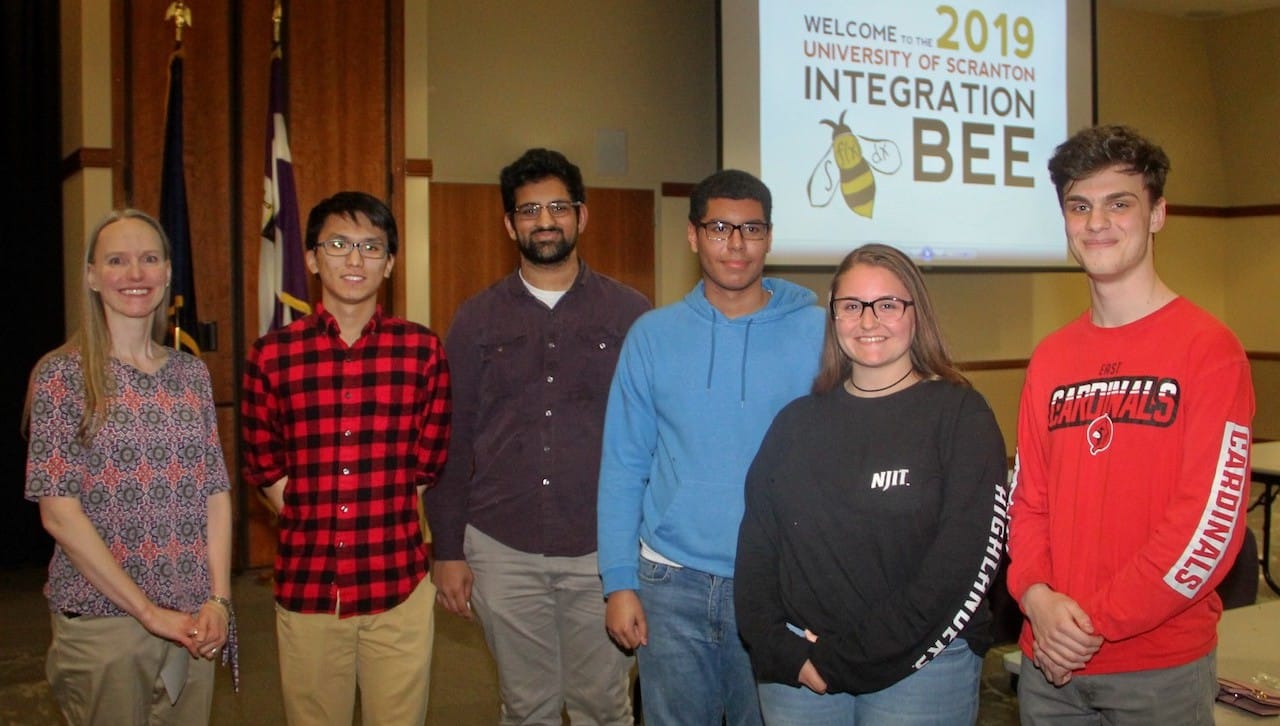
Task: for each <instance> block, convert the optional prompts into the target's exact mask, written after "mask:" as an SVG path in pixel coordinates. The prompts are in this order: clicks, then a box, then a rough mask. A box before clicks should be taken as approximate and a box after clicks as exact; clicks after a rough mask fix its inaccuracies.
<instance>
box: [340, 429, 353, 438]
mask: <svg viewBox="0 0 1280 726" xmlns="http://www.w3.org/2000/svg"><path fill="white" fill-rule="evenodd" d="M342 436H343V438H347V439H349V438H351V429H347V430H346V431H343V432H342Z"/></svg>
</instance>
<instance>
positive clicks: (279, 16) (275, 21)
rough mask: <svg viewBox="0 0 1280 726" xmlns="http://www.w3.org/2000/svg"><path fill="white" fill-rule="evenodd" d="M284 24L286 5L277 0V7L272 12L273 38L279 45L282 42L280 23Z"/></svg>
mask: <svg viewBox="0 0 1280 726" xmlns="http://www.w3.org/2000/svg"><path fill="white" fill-rule="evenodd" d="M283 22H284V5H283V4H281V2H280V0H276V4H275V7H274V8H273V9H272V10H271V27H272V30H271V38H272V40H273V41H275V42H276V43H277V44H278V43H279V42H280V23H283Z"/></svg>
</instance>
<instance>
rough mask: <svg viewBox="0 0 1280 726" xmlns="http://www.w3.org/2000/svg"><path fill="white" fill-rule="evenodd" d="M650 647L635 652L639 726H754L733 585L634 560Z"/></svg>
mask: <svg viewBox="0 0 1280 726" xmlns="http://www.w3.org/2000/svg"><path fill="white" fill-rule="evenodd" d="M638 594H639V596H640V604H641V605H642V606H644V613H645V620H646V622H647V623H648V626H649V644H648V645H645V646H641V647H640V648H638V649H637V650H636V660H637V662H638V664H639V666H640V696H641V702H642V703H643V706H642V711H643V715H644V722H645V724H646V726H665V725H666V724H672V725H673V726H701V725H703V724H705V725H706V726H720V724H721V719H722V718H723V719H724V723H725V724H728V726H756V725H757V724H761V720H760V701H759V698H758V696H757V695H756V679H755V676H754V675H753V674H752V672H751V661H750V660H748V658H747V651H746V649H745V648H744V647H743V645H742V639H741V638H740V637H738V621H737V619H736V618H735V617H734V615H733V580H732V579H730V578H727V577H717V576H715V575H709V574H707V573H705V572H699V571H697V570H691V569H689V568H688V567H683V568H681V567H670V566H668V565H660V564H658V563H656V562H650V561H649V560H646V559H644V558H641V559H640V591H639V593H638Z"/></svg>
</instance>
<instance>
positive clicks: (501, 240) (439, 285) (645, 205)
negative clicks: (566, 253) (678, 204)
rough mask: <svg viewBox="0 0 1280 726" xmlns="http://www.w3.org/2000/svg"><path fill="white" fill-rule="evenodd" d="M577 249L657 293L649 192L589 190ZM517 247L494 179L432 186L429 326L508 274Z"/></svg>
mask: <svg viewBox="0 0 1280 726" xmlns="http://www.w3.org/2000/svg"><path fill="white" fill-rule="evenodd" d="M587 205H588V209H590V216H589V217H588V219H587V231H586V232H585V233H583V235H582V237H581V238H580V239H579V240H578V250H579V253H580V254H581V255H582V258H583V259H584V260H586V262H587V264H588V265H590V266H591V267H592V269H594V270H596V271H598V272H601V273H604V274H606V275H608V276H610V277H613V278H616V279H618V280H621V281H622V282H625V283H626V284H628V285H631V286H632V287H634V288H636V289H637V290H639V291H640V292H641V293H643V294H644V295H645V296H646V297H648V298H649V299H650V300H653V296H654V271H653V265H654V255H653V239H654V201H653V192H652V191H650V190H647V189H603V188H601V189H597V188H588V189H587ZM519 261H520V259H519V252H517V250H516V245H515V243H514V242H512V241H511V238H510V237H509V236H508V235H507V230H506V228H505V226H504V225H503V223H502V195H501V192H500V190H499V188H498V185H496V184H455V183H447V182H432V184H431V328H432V329H433V330H435V331H436V332H437V333H439V334H440V335H445V334H446V333H447V332H448V330H449V323H450V322H451V321H452V320H453V314H454V312H456V311H457V309H458V306H459V305H461V304H462V302H463V301H464V300H466V299H467V298H468V297H471V296H472V295H474V294H476V293H477V292H480V291H481V290H483V289H484V288H486V287H488V286H489V285H491V284H493V283H494V282H495V281H497V280H498V279H499V278H501V277H503V276H504V275H508V274H510V273H511V271H512V270H514V269H515V268H516V266H517V265H519Z"/></svg>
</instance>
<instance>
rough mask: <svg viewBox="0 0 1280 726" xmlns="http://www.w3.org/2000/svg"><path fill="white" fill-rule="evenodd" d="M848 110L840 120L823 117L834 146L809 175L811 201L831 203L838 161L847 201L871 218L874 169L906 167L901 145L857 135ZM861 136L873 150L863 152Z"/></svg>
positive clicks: (885, 171)
mask: <svg viewBox="0 0 1280 726" xmlns="http://www.w3.org/2000/svg"><path fill="white" fill-rule="evenodd" d="M848 112H849V111H848V109H845V110H844V111H842V112H841V113H840V118H839V119H838V120H836V121H832V120H831V119H823V120H822V121H821V122H820V123H821V124H824V125H826V126H830V127H831V148H829V149H827V151H826V152H825V153H824V154H823V155H822V158H821V159H819V160H818V164H817V166H815V167H814V169H813V173H812V174H810V175H809V184H808V188H807V192H808V194H809V204H810V205H812V206H815V207H825V206H827V205H828V204H830V203H831V199H832V198H833V197H834V196H835V192H836V179H835V178H834V176H835V175H834V170H833V169H832V165H833V164H834V166H835V168H836V169H839V172H840V173H839V189H840V194H841V195H842V196H844V202H845V204H847V205H849V209H852V210H853V211H854V213H855V214H859V215H861V216H863V217H866V218H868V219H870V218H871V215H872V212H873V210H874V208H875V203H876V179H875V175H874V174H872V169H874V170H875V171H877V172H880V173H881V174H895V173H897V171H898V169H900V168H901V167H902V154H901V153H900V152H899V151H898V145H897V144H896V143H894V142H893V141H890V140H889V139H871V138H867V137H866V136H855V135H854V133H853V129H851V128H849V125H848V124H846V123H845V122H844V117H845V114H846V113H848ZM858 139H862V141H864V142H866V143H867V145H868V147H869V148H870V149H871V152H870V153H869V154H867V153H864V152H863V146H862V143H860V142H859V141H858Z"/></svg>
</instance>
